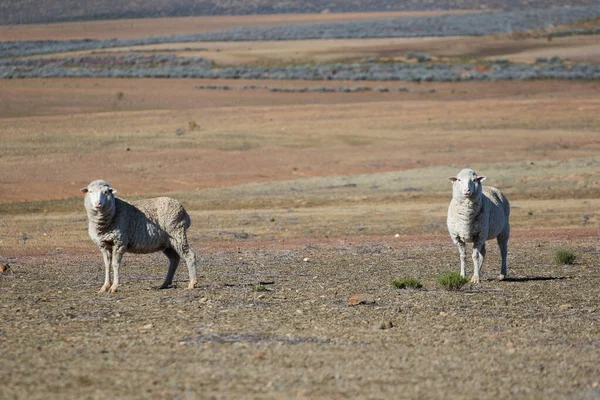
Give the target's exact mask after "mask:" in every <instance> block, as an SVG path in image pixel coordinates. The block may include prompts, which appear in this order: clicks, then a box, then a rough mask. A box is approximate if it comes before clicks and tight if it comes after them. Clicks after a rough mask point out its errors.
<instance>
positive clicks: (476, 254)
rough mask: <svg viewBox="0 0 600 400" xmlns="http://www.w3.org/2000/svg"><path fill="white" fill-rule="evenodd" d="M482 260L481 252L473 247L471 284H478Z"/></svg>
mask: <svg viewBox="0 0 600 400" xmlns="http://www.w3.org/2000/svg"><path fill="white" fill-rule="evenodd" d="M482 249H483V246H482ZM484 254H485V250H484ZM484 259H485V257H484V256H482V255H481V250H480V249H479V248H477V246H473V277H472V278H471V282H472V283H479V267H480V265H481V263H482V261H483V260H484Z"/></svg>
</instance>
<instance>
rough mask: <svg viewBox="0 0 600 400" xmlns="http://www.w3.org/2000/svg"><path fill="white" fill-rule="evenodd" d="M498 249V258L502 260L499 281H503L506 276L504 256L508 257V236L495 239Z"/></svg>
mask: <svg viewBox="0 0 600 400" xmlns="http://www.w3.org/2000/svg"><path fill="white" fill-rule="evenodd" d="M496 241H497V242H498V247H500V257H501V258H502V268H501V270H500V279H505V278H506V277H507V276H508V274H507V271H506V256H507V255H508V234H504V233H503V234H501V235H499V236H498V237H497V238H496Z"/></svg>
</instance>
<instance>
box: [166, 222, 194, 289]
mask: <svg viewBox="0 0 600 400" xmlns="http://www.w3.org/2000/svg"><path fill="white" fill-rule="evenodd" d="M171 245H172V246H173V248H174V249H175V251H176V252H177V254H179V256H180V257H181V258H183V259H184V260H185V263H186V264H187V267H188V274H189V276H190V284H189V285H188V289H193V288H195V287H196V282H197V280H196V264H198V259H197V257H196V253H194V251H193V250H192V249H190V245H189V244H188V241H187V234H186V232H185V231H183V233H182V234H181V236H180V237H179V238H177V240H174V241H171Z"/></svg>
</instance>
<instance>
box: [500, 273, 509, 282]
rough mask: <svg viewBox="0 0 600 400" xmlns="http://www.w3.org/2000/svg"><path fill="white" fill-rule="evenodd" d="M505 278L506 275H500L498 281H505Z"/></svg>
mask: <svg viewBox="0 0 600 400" xmlns="http://www.w3.org/2000/svg"><path fill="white" fill-rule="evenodd" d="M506 278H508V276H506V275H504V274H500V275H498V280H499V281H503V280H505V279H506Z"/></svg>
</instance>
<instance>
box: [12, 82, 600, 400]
mask: <svg viewBox="0 0 600 400" xmlns="http://www.w3.org/2000/svg"><path fill="white" fill-rule="evenodd" d="M197 84H227V85H232V86H243V85H251V84H256V85H261V86H262V85H273V86H279V87H282V86H290V87H291V86H295V87H310V86H327V85H329V86H342V85H345V86H353V85H355V83H350V82H327V83H324V82H264V81H260V82H256V81H255V82H247V81H236V82H225V81H220V82H214V81H201V80H185V79H180V80H159V79H156V80H146V79H140V80H125V79H121V80H119V79H115V80H113V79H104V80H102V79H93V80H92V79H90V80H76V79H72V80H64V79H31V80H18V81H17V80H4V81H0V170H2V171H3V173H2V174H0V187H1V189H2V190H1V191H0V263H8V264H10V266H11V268H10V270H9V271H7V272H5V273H0V310H1V311H0V315H1V316H2V319H1V320H2V323H0V398H3V399H4V398H28V399H36V398H40V399H41V398H44V399H47V398H57V399H58V398H60V399H64V398H105V397H106V396H109V397H117V398H165V397H167V398H242V397H245V398H277V399H280V398H297V397H304V398H391V397H394V398H494V399H495V398H540V399H541V398H544V399H546V398H582V399H585V398H589V399H592V398H598V396H599V395H600V392H599V391H600V367H598V365H600V357H599V355H598V354H599V353H598V346H599V343H600V330H599V326H598V323H599V321H598V315H599V313H600V310H599V308H598V307H599V300H600V299H599V296H600V291H599V290H598V279H599V278H600V270H599V268H598V262H597V259H598V239H599V236H600V234H599V231H598V217H597V210H598V207H599V206H600V200H598V199H599V198H600V196H598V194H599V190H600V173H599V172H598V171H600V157H599V151H600V112H599V111H600V97H599V96H598V95H599V92H600V84H599V83H598V82H557V81H540V82H471V83H456V84H446V83H432V84H412V83H404V82H396V83H392V82H388V83H364V84H368V85H371V86H374V87H375V86H387V87H389V88H391V89H395V88H397V87H399V86H404V87H407V88H409V90H410V91H409V92H397V91H392V92H390V93H379V92H366V93H271V92H269V91H267V90H264V89H255V90H241V89H234V90H230V91H208V90H199V89H195V88H194V86H195V85H197ZM429 89H435V92H431V91H430V90H429ZM191 122H193V123H195V125H196V126H194V124H191ZM464 166H473V167H475V168H476V170H477V171H479V172H480V173H482V174H485V175H487V176H488V180H487V181H486V183H489V184H490V185H494V186H497V187H499V188H501V189H502V190H503V191H504V192H505V193H506V194H507V196H508V197H509V199H510V200H511V204H512V214H511V224H512V227H513V234H512V238H511V242H510V248H509V273H510V276H511V279H510V280H508V281H497V280H496V279H495V276H496V274H497V273H498V270H499V267H498V264H499V256H498V251H497V249H496V247H495V245H494V244H493V243H490V245H489V250H488V254H489V257H488V261H487V263H486V268H485V276H484V281H483V283H482V284H481V285H468V286H467V287H465V288H463V289H462V290H461V291H459V292H447V291H445V290H442V289H441V288H439V287H437V285H436V283H435V279H436V277H437V276H439V275H440V274H441V273H442V272H444V271H447V270H457V269H458V255H457V254H456V253H457V252H456V250H455V249H454V248H453V246H452V245H451V243H450V240H449V238H448V237H447V233H446V229H445V222H444V221H445V215H446V207H447V204H448V201H449V198H450V187H449V183H448V181H447V180H446V177H447V176H449V175H452V174H455V173H456V172H458V170H459V169H460V168H462V167H464ZM97 178H104V179H107V180H108V181H109V182H111V183H112V184H113V186H115V187H116V188H117V189H118V190H119V195H120V196H121V197H123V198H125V199H134V198H138V197H145V196H152V195H156V194H169V195H171V196H173V197H176V198H178V199H179V200H180V201H181V202H182V203H183V204H184V205H185V206H186V208H187V209H188V210H189V211H190V214H191V216H192V220H193V224H192V227H191V230H190V238H191V242H192V246H193V247H194V248H195V249H196V251H197V252H198V254H199V256H200V260H201V265H202V267H201V270H200V271H201V272H200V275H201V276H200V278H201V279H200V284H199V287H198V288H197V289H195V290H192V291H188V290H185V289H183V287H185V286H186V282H185V281H186V279H187V278H186V276H187V272H186V271H185V267H184V266H182V268H181V269H180V270H179V271H178V273H177V280H178V282H179V285H178V286H179V287H178V288H175V289H171V290H165V291H158V290H156V287H157V286H158V285H159V284H160V283H161V279H162V276H163V274H164V273H165V270H166V266H165V260H164V259H163V258H164V257H162V256H161V255H149V256H134V255H128V256H127V257H126V264H125V266H124V267H123V268H122V280H123V285H122V288H121V289H122V290H121V292H119V293H117V294H114V295H106V294H98V293H97V290H98V289H99V287H100V285H101V281H102V274H103V272H102V269H101V257H100V254H99V252H98V251H97V249H96V248H95V247H94V246H93V244H92V243H91V242H90V240H89V238H88V237H87V220H86V217H85V214H84V212H83V204H82V203H83V200H82V198H81V197H78V190H79V188H80V187H82V186H84V185H85V184H87V183H88V182H89V181H90V180H92V179H97ZM396 234H398V237H395V235H396ZM560 246H570V247H571V248H573V250H574V251H575V252H576V254H577V257H578V258H577V260H576V263H575V265H572V266H563V265H557V264H555V263H554V261H553V255H554V251H555V249H556V248H558V247H560ZM305 259H306V260H307V261H304V260H305ZM408 276H412V277H416V278H419V279H421V281H422V282H423V284H424V289H423V290H397V289H394V288H392V286H391V285H390V281H391V280H392V279H393V278H401V277H408ZM261 282H262V284H263V286H264V287H265V288H266V289H267V291H264V292H257V291H254V290H253V285H257V284H260V283H261ZM353 294H362V295H363V297H364V299H365V301H366V303H365V304H361V305H358V306H350V305H348V300H349V298H350V296H351V295H353ZM386 321H391V322H392V324H393V325H394V327H392V328H391V329H379V328H380V326H381V324H382V323H383V322H386Z"/></svg>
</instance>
